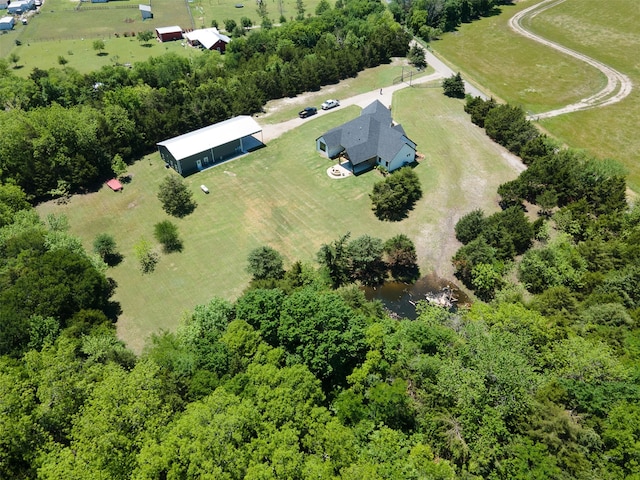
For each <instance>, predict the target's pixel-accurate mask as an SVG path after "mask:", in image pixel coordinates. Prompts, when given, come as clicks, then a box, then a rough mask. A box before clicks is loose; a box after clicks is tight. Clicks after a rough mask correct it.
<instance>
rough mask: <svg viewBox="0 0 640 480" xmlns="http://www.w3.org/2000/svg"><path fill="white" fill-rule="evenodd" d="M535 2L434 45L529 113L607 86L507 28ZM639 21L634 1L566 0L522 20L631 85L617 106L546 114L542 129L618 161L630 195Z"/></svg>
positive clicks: (636, 186) (636, 144)
mask: <svg viewBox="0 0 640 480" xmlns="http://www.w3.org/2000/svg"><path fill="white" fill-rule="evenodd" d="M537 1H538V0H524V1H521V2H518V3H517V4H515V5H513V6H505V7H502V13H501V14H500V15H497V16H494V17H490V18H486V19H483V20H481V21H478V22H474V23H472V24H467V25H462V26H461V27H460V28H459V29H458V31H457V32H455V33H453V34H447V35H445V36H444V37H443V39H442V40H441V41H437V42H434V43H432V47H433V49H434V50H435V51H436V52H438V53H440V54H441V55H442V56H444V57H445V58H446V59H447V60H449V61H450V62H451V63H452V64H454V65H456V68H458V69H460V70H461V72H462V74H463V76H464V75H467V76H469V77H470V78H472V79H474V80H475V81H476V82H477V83H479V84H480V85H482V86H483V87H484V88H485V89H486V90H487V91H489V92H490V93H491V94H493V95H494V96H495V97H497V98H500V99H502V100H504V101H507V102H509V103H512V104H515V105H521V106H522V107H523V108H524V109H525V111H528V112H532V113H535V112H542V111H546V110H550V109H553V108H557V107H560V106H563V105H566V104H569V103H573V102H575V101H578V100H580V99H582V98H585V97H588V96H589V95H591V94H593V93H595V92H596V91H598V90H599V89H600V88H602V86H604V84H605V78H604V76H603V75H602V74H601V73H600V72H598V71H596V70H595V69H593V68H592V67H589V66H588V65H586V64H583V63H582V62H579V61H577V60H573V59H571V58H569V57H566V56H564V55H562V54H560V53H558V52H556V51H555V50H552V49H550V48H548V47H545V46H542V45H539V44H537V43H535V42H533V41H531V40H527V39H524V38H522V37H520V36H519V35H517V34H516V33H514V32H512V31H511V30H510V29H509V27H508V24H507V22H508V20H509V18H510V17H511V16H513V15H514V14H515V13H516V12H517V11H519V10H521V9H524V8H527V7H529V6H531V5H533V4H535V3H537ZM638 18H640V2H638V1H637V0H611V1H607V2H602V1H600V0H566V1H565V2H563V3H560V4H559V5H557V6H555V7H553V8H550V9H548V10H546V11H545V12H542V13H540V14H538V15H536V16H535V17H534V18H533V19H532V20H531V22H529V23H528V24H527V26H528V27H530V28H531V29H532V30H533V31H534V32H536V33H538V34H540V35H542V36H544V37H546V38H549V39H550V40H553V41H555V42H558V43H561V44H563V45H565V46H568V47H569V48H572V49H574V50H577V51H579V52H581V53H584V54H586V55H589V56H591V57H593V58H595V59H597V60H600V61H601V62H603V63H605V64H608V65H610V66H612V67H613V68H615V69H617V70H619V71H621V72H622V73H624V74H626V75H627V76H628V77H629V78H630V79H631V80H632V82H633V83H634V90H633V92H632V93H631V95H630V96H629V97H627V98H626V99H625V100H624V101H622V102H620V103H618V104H615V105H612V106H608V107H603V108H596V109H593V110H588V111H584V112H578V113H572V114H568V115H561V116H559V117H555V118H552V119H545V120H542V121H540V126H541V127H542V128H543V129H544V130H546V131H547V132H549V133H550V134H551V135H552V136H554V137H556V138H558V139H559V140H560V141H562V142H563V143H564V144H566V145H568V146H571V147H574V148H581V149H585V150H587V151H588V152H590V153H591V154H593V155H595V156H597V157H598V158H614V159H616V160H618V161H620V162H621V163H622V164H623V165H625V167H626V168H627V170H628V172H629V177H628V182H629V186H630V187H631V188H632V189H633V190H634V191H635V192H640V135H638V125H640V87H639V85H640V63H639V62H638V52H639V51H640V29H639V28H638V26H637V22H638ZM457 66H459V67H457Z"/></svg>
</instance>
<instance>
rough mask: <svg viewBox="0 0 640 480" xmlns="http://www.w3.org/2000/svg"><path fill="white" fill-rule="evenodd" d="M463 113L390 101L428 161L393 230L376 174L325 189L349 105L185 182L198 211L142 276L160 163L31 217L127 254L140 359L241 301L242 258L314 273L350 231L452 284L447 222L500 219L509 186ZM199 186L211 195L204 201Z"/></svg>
mask: <svg viewBox="0 0 640 480" xmlns="http://www.w3.org/2000/svg"><path fill="white" fill-rule="evenodd" d="M462 106H463V104H462V102H460V101H459V100H452V99H448V98H446V97H444V96H443V95H442V93H441V91H440V90H439V89H426V88H420V89H410V88H407V89H404V90H402V91H400V92H397V93H396V94H395V96H394V100H393V107H392V109H393V112H394V116H395V119H396V120H397V121H399V122H401V123H402V124H403V126H404V128H405V130H406V131H407V134H408V135H409V137H410V138H412V139H413V140H415V141H416V142H417V144H418V148H419V151H420V152H421V153H423V154H424V155H425V159H424V160H422V161H421V163H420V164H419V165H418V166H417V167H416V169H415V171H416V173H417V174H418V176H419V177H420V180H421V183H422V186H423V190H424V198H423V199H422V200H421V201H420V202H419V204H418V205H417V206H416V208H415V210H414V211H412V212H411V214H410V215H409V217H408V218H407V219H405V220H403V221H402V222H398V223H388V222H380V221H378V220H377V219H376V218H375V216H374V215H373V212H372V211H371V203H370V199H369V197H368V195H369V193H370V191H371V189H372V186H373V184H374V182H376V181H379V180H381V178H382V177H381V176H380V175H379V174H378V173H377V172H369V173H367V174H364V175H361V176H359V177H348V178H344V179H332V178H329V176H328V175H327V173H326V170H327V168H329V167H330V166H331V165H332V161H330V160H327V159H326V158H323V157H321V156H320V155H319V154H317V153H316V152H315V138H317V137H318V136H319V135H321V134H322V133H324V132H325V131H326V130H328V129H330V128H333V127H335V126H337V125H339V124H341V123H343V122H345V121H347V120H349V119H352V118H354V117H355V116H357V115H358V114H359V109H358V108H357V107H349V108H346V109H344V110H338V111H335V112H332V113H331V114H328V115H323V116H319V117H316V118H312V119H309V121H307V122H305V123H304V124H303V125H302V126H301V127H299V128H297V129H295V130H292V131H290V132H288V133H286V134H284V135H283V136H281V137H280V138H278V139H276V140H274V141H272V142H270V143H269V144H268V145H267V147H266V148H263V149H261V150H258V151H256V152H254V153H251V154H249V155H246V156H244V157H242V158H239V159H236V160H233V161H231V162H228V163H225V164H222V165H220V166H217V167H215V168H212V169H209V170H206V171H204V172H201V173H198V174H196V175H193V176H191V177H188V178H186V180H185V181H186V183H187V185H188V186H189V188H190V189H191V190H192V191H193V192H194V195H195V199H196V200H197V202H198V207H197V209H196V210H195V212H194V213H193V214H192V215H190V216H188V217H186V218H184V219H171V220H172V221H174V222H175V223H176V224H177V226H178V228H179V231H180V235H181V237H182V239H183V241H184V251H183V252H182V253H174V254H162V255H161V258H160V262H159V264H158V267H157V269H156V271H155V272H153V273H152V274H150V275H142V274H141V273H140V271H139V270H138V263H137V261H136V259H135V256H134V254H133V246H134V244H135V243H136V242H138V241H139V240H140V239H141V238H146V239H148V240H150V241H152V242H154V240H153V227H154V225H155V224H156V223H158V222H160V221H162V220H165V219H167V218H168V217H167V215H166V214H165V213H164V212H163V211H162V209H161V206H160V203H159V201H158V199H157V191H158V185H159V183H160V182H161V181H162V179H163V178H164V177H165V176H166V175H172V174H173V175H175V172H173V171H169V170H166V169H165V168H164V165H163V163H162V161H161V160H160V158H159V156H158V155H157V154H153V155H151V156H149V157H146V158H144V159H142V160H140V161H139V162H137V163H136V164H135V165H133V166H132V167H131V169H130V173H131V174H132V176H133V179H132V181H131V183H130V184H127V185H126V186H125V188H124V191H123V192H120V193H115V192H112V191H110V190H109V189H107V188H106V187H104V188H102V189H101V190H99V191H98V192H96V193H91V194H87V195H79V196H75V197H73V198H72V199H71V200H70V201H69V202H68V203H67V204H58V203H55V202H50V203H47V204H43V205H40V206H39V207H38V210H39V212H40V214H41V215H43V216H44V215H46V214H48V213H57V214H61V213H63V214H65V215H67V216H68V218H69V221H70V225H71V230H72V232H73V233H74V234H76V235H78V236H80V237H81V238H82V240H83V242H84V244H85V247H86V248H88V249H91V245H92V242H93V239H94V238H95V236H96V235H97V234H99V233H103V232H106V233H109V234H111V235H113V236H114V237H115V239H116V241H117V243H118V248H119V251H120V252H121V253H122V254H123V255H124V260H123V261H122V263H121V264H120V265H118V266H116V267H114V268H112V269H110V270H109V271H108V275H109V276H111V277H113V278H114V279H115V280H116V281H117V283H118V289H117V291H116V295H115V299H116V300H117V301H119V302H120V303H121V305H122V308H123V314H122V315H121V317H120V319H119V322H118V330H119V334H120V335H121V337H122V338H123V339H124V340H125V341H126V342H127V343H128V345H130V346H131V347H132V348H134V349H136V350H139V349H141V348H142V346H143V344H144V341H145V339H146V338H147V337H148V336H149V334H150V333H152V332H154V331H158V330H160V329H170V330H171V329H174V328H175V326H176V325H177V323H178V322H179V321H180V319H181V318H182V316H183V314H184V312H186V311H190V310H192V309H193V308H194V306H195V305H197V304H202V303H206V302H208V301H209V300H210V299H211V298H213V297H214V296H217V297H222V298H226V299H229V300H233V299H235V298H237V297H238V296H239V295H240V294H241V293H242V291H243V290H244V289H245V287H246V285H247V283H248V281H249V275H248V274H247V273H246V272H245V267H246V259H247V256H248V254H249V252H250V251H251V250H252V249H254V248H256V247H259V246H261V245H270V246H272V247H274V248H276V249H277V250H278V251H280V252H281V253H282V254H283V255H284V257H285V258H286V262H287V266H289V265H290V264H291V263H292V262H294V261H296V260H302V261H304V262H310V263H315V255H316V252H317V251H318V249H319V248H320V246H321V245H322V244H323V243H328V242H331V241H332V240H334V239H336V238H338V237H339V236H341V235H344V234H345V233H347V232H351V236H352V238H356V237H358V236H360V235H363V234H370V235H373V236H376V237H379V238H382V239H383V240H386V239H387V238H390V237H391V236H393V235H396V234H398V233H405V234H407V235H408V236H409V237H410V238H412V239H413V241H414V242H415V244H416V247H417V249H418V252H419V263H420V267H421V269H422V273H424V274H426V273H429V272H433V271H435V272H436V273H438V274H439V275H441V276H445V277H449V278H450V275H451V273H452V272H451V265H450V258H451V256H452V255H453V253H454V252H455V250H456V249H457V248H458V244H457V242H456V241H455V239H454V235H453V227H454V225H455V222H456V221H457V220H458V219H459V218H460V216H462V215H463V214H465V213H467V212H468V211H470V210H471V209H474V208H479V207H480V208H486V209H487V211H493V210H495V209H497V205H496V200H497V199H496V194H495V191H496V188H497V186H498V185H499V184H501V183H503V182H505V181H507V180H510V179H513V178H515V176H516V172H515V170H514V168H513V167H512V166H511V165H510V164H509V162H508V161H506V160H505V157H504V152H503V151H502V149H501V148H499V147H498V146H497V145H495V144H494V143H493V142H491V141H490V140H489V139H488V138H487V137H486V136H485V135H484V132H483V131H482V130H480V129H478V128H476V127H475V126H473V125H471V124H470V123H469V121H468V118H467V115H466V114H465V113H464V112H463V109H462ZM201 184H204V185H207V187H208V188H209V190H210V191H211V193H210V194H209V195H205V194H204V193H203V192H201V191H200V188H199V186H200V185H201ZM154 243H155V242H154Z"/></svg>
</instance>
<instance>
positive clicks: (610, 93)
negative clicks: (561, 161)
mask: <svg viewBox="0 0 640 480" xmlns="http://www.w3.org/2000/svg"><path fill="white" fill-rule="evenodd" d="M564 1H565V0H543V1H542V2H540V3H538V4H536V5H533V6H531V7H529V8H525V9H524V10H522V11H521V12H518V13H517V14H515V15H514V16H513V17H511V19H510V20H509V27H511V29H512V30H513V31H515V32H516V33H519V34H520V35H522V36H524V37H526V38H529V39H531V40H533V41H534V42H538V43H541V44H542V45H546V46H548V47H551V48H553V49H555V50H558V51H559V52H562V53H564V54H566V55H569V56H571V57H573V58H577V59H578V60H582V61H583V62H585V63H588V64H589V65H591V66H593V67H595V68H597V69H598V70H600V71H601V72H602V73H603V74H604V75H605V76H606V77H607V85H606V86H605V87H604V88H603V89H602V90H600V91H599V92H597V93H594V94H593V95H591V96H590V97H588V98H583V99H582V100H580V101H579V102H577V103H572V104H571V105H567V106H566V107H562V108H558V109H556V110H551V111H548V112H544V113H538V114H535V115H532V116H531V117H530V119H533V120H538V119H541V118H549V117H556V116H558V115H562V114H565V113H571V112H578V111H580V110H587V109H590V108H596V107H604V106H606V105H611V104H613V103H617V102H619V101H621V100H622V99H624V98H625V97H627V96H628V95H629V94H630V93H631V90H632V88H633V84H632V83H631V80H629V77H627V76H626V75H624V74H622V73H620V72H618V71H617V70H614V69H613V68H611V67H609V66H608V65H605V64H604V63H602V62H599V61H598V60H595V59H593V58H591V57H588V56H587V55H584V54H582V53H580V52H576V51H575V50H571V49H570V48H567V47H564V46H562V45H560V44H558V43H555V42H552V41H551V40H547V39H546V38H543V37H541V36H539V35H536V34H535V33H532V32H530V31H529V30H525V28H524V27H523V26H522V21H523V20H525V19H527V20H530V19H532V18H533V17H535V16H536V15H538V14H539V13H542V12H544V11H546V10H548V9H550V8H553V7H555V6H556V5H559V4H561V3H563V2H564Z"/></svg>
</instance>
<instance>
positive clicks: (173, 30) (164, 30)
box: [156, 25, 182, 42]
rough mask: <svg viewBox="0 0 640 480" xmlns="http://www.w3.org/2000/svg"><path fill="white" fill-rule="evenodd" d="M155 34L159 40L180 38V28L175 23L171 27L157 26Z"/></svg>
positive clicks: (168, 40) (169, 40) (166, 40)
mask: <svg viewBox="0 0 640 480" xmlns="http://www.w3.org/2000/svg"><path fill="white" fill-rule="evenodd" d="M156 36H157V37H158V40H160V41H161V42H171V41H173V40H182V28H181V27H179V26H177V25H174V26H172V27H158V28H156Z"/></svg>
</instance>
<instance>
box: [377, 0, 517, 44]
mask: <svg viewBox="0 0 640 480" xmlns="http://www.w3.org/2000/svg"><path fill="white" fill-rule="evenodd" d="M512 3H513V1H512V0H393V1H391V2H390V3H389V9H390V10H391V12H392V13H393V16H394V18H395V19H396V20H397V21H398V22H400V23H402V24H403V25H405V26H406V27H407V28H408V29H410V30H411V32H412V33H413V34H414V35H416V36H418V37H420V38H422V39H423V40H425V41H430V40H432V39H436V38H438V37H439V36H440V35H442V33H443V32H453V31H454V30H455V29H456V28H457V27H458V26H460V25H461V24H462V23H468V22H471V21H473V20H478V19H480V18H482V17H486V16H489V15H491V14H492V13H494V12H495V10H496V9H497V8H498V7H499V6H500V5H510V4H512Z"/></svg>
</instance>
